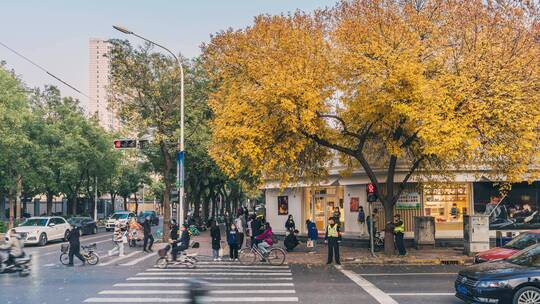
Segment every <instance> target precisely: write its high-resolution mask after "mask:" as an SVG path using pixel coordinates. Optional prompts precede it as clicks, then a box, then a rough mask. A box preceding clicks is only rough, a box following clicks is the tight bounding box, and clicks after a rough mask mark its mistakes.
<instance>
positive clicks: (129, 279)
mask: <svg viewBox="0 0 540 304" xmlns="http://www.w3.org/2000/svg"><path fill="white" fill-rule="evenodd" d="M198 278H199V277H198ZM214 278H215V277H214ZM186 279H191V278H190V277H172V278H171V277H130V278H127V279H126V280H127V281H167V280H170V281H177V280H186ZM200 279H203V278H200ZM253 279H254V278H243V279H241V280H250V281H251V280H253ZM260 279H262V278H260ZM270 279H273V280H287V281H289V280H292V278H264V280H270ZM215 280H219V278H215ZM224 280H231V281H232V280H240V279H239V278H225V279H224Z"/></svg>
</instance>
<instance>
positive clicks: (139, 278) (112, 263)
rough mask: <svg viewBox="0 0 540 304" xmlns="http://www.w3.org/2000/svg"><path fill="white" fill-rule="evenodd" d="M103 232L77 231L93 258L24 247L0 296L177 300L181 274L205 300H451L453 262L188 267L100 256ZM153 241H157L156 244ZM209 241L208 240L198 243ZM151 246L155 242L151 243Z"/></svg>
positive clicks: (182, 291)
mask: <svg viewBox="0 0 540 304" xmlns="http://www.w3.org/2000/svg"><path fill="white" fill-rule="evenodd" d="M111 234H112V233H110V232H108V233H107V232H100V233H99V234H97V235H90V236H84V237H83V238H82V242H81V243H82V244H89V243H94V242H95V243H97V246H98V253H99V255H100V256H101V257H102V259H101V260H100V264H99V265H97V266H84V267H82V266H80V262H79V261H77V260H76V261H75V264H76V266H75V267H73V268H68V267H65V266H63V265H61V264H60V262H59V255H60V244H61V243H52V244H49V245H47V246H44V247H35V246H33V247H28V248H26V251H27V252H28V253H31V254H32V259H33V261H32V274H31V275H30V276H29V277H25V278H21V277H18V276H17V275H16V274H4V275H0V299H1V301H0V302H2V303H10V304H11V303H13V304H26V303H43V304H46V303H51V304H52V303H55V304H57V303H141V302H142V303H159V302H168V303H185V302H186V297H187V287H186V283H187V279H191V278H198V279H201V280H203V281H205V282H207V284H206V285H205V288H207V289H208V290H209V292H210V293H209V295H208V296H209V298H208V300H210V302H211V303H212V302H236V303H238V302H244V303H362V304H396V303H399V304H413V303H414V304H424V303H426V304H427V303H430V304H431V303H441V304H450V303H454V304H459V303H462V302H460V301H459V300H457V299H456V298H455V297H454V295H453V294H454V292H453V281H454V279H455V276H456V273H457V271H459V269H460V267H459V266H391V265H389V266H345V267H343V268H336V267H334V266H307V265H290V266H289V265H284V266H282V267H272V266H268V265H257V266H253V267H251V266H247V267H246V266H243V265H240V264H238V263H229V262H213V261H210V260H209V258H205V257H201V259H202V260H203V262H202V263H200V264H199V265H198V267H197V268H196V269H194V270H190V269H185V268H184V267H182V266H177V267H173V268H171V269H167V270H165V271H163V270H158V269H155V268H154V263H155V261H156V259H157V255H156V254H155V253H154V254H147V253H143V252H142V247H141V246H139V247H136V248H128V247H127V246H126V254H127V256H126V257H125V258H119V257H108V256H107V251H108V250H109V249H111V248H112V242H111ZM159 246H161V245H158V247H159ZM201 246H209V244H201ZM155 249H157V248H155Z"/></svg>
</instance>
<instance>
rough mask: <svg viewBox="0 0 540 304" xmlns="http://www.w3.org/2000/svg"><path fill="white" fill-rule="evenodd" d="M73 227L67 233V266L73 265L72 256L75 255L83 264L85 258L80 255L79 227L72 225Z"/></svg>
mask: <svg viewBox="0 0 540 304" xmlns="http://www.w3.org/2000/svg"><path fill="white" fill-rule="evenodd" d="M72 227H73V228H72V229H71V231H70V232H69V235H68V241H69V253H68V256H69V263H68V264H67V266H70V267H72V266H73V256H76V257H77V258H78V259H79V260H81V262H82V263H83V266H84V265H85V264H86V260H85V259H84V258H83V256H82V255H81V243H80V240H79V236H80V235H81V232H80V229H79V227H77V226H72Z"/></svg>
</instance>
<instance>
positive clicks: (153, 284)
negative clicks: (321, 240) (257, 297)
mask: <svg viewBox="0 0 540 304" xmlns="http://www.w3.org/2000/svg"><path fill="white" fill-rule="evenodd" d="M187 285H188V284H186V283H117V284H114V285H113V286H114V287H186V286H187ZM208 285H209V286H214V287H248V286H249V287H285V286H289V287H291V286H294V283H208Z"/></svg>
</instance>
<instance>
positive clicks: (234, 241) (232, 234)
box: [227, 224, 238, 261]
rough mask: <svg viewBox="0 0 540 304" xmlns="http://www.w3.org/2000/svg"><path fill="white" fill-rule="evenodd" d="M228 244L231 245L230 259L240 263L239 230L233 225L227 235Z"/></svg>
mask: <svg viewBox="0 0 540 304" xmlns="http://www.w3.org/2000/svg"><path fill="white" fill-rule="evenodd" d="M227 244H228V245H229V258H230V260H231V261H238V228H237V227H236V225H235V224H231V227H230V229H229V232H228V234H227Z"/></svg>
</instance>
